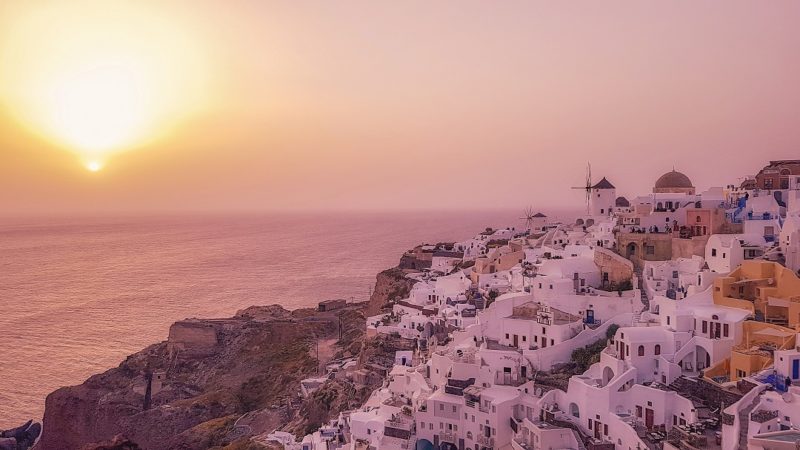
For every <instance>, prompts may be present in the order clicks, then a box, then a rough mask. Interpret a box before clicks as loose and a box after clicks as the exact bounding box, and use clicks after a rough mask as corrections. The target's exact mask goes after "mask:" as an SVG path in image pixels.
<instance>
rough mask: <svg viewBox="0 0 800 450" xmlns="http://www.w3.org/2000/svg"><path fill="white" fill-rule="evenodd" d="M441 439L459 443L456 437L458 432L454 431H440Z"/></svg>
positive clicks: (454, 443)
mask: <svg viewBox="0 0 800 450" xmlns="http://www.w3.org/2000/svg"><path fill="white" fill-rule="evenodd" d="M439 440H440V441H442V442H449V443H451V444H453V445H456V444H457V443H458V440H457V439H456V434H455V433H453V432H452V431H440V432H439Z"/></svg>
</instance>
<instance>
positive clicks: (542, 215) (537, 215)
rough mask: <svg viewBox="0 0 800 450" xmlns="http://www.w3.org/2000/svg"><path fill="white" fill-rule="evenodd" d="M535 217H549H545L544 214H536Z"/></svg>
mask: <svg viewBox="0 0 800 450" xmlns="http://www.w3.org/2000/svg"><path fill="white" fill-rule="evenodd" d="M533 217H547V216H545V215H544V214H542V213H536V214H534V216H533Z"/></svg>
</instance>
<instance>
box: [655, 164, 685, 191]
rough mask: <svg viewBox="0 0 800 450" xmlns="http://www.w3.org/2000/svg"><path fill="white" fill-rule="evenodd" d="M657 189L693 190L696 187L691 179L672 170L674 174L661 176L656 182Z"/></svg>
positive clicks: (668, 173)
mask: <svg viewBox="0 0 800 450" xmlns="http://www.w3.org/2000/svg"><path fill="white" fill-rule="evenodd" d="M655 187H656V188H657V189H669V188H693V187H694V185H693V184H692V180H690V179H689V177H687V176H686V175H684V174H682V173H680V172H678V171H676V170H675V169H672V172H667V173H665V174H664V175H661V176H660V177H659V178H658V180H656V186H655Z"/></svg>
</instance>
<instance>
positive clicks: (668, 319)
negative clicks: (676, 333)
mask: <svg viewBox="0 0 800 450" xmlns="http://www.w3.org/2000/svg"><path fill="white" fill-rule="evenodd" d="M669 318H670V316H667V325H669Z"/></svg>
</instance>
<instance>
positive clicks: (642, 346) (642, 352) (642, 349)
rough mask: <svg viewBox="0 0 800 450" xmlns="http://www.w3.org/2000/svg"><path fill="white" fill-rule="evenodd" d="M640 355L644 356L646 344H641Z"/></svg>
mask: <svg viewBox="0 0 800 450" xmlns="http://www.w3.org/2000/svg"><path fill="white" fill-rule="evenodd" d="M639 356H644V345H640V346H639Z"/></svg>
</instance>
